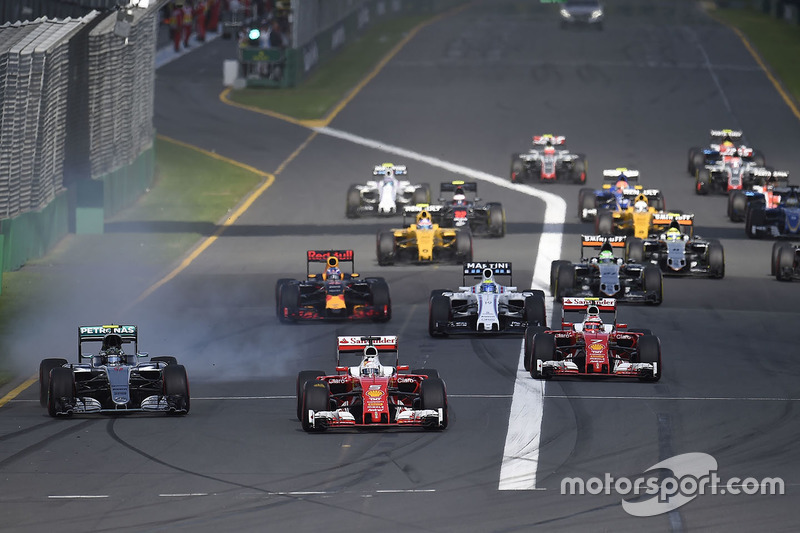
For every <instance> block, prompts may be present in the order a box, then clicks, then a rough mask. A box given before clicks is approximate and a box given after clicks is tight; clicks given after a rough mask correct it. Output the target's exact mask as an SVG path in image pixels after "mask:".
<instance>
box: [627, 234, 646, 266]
mask: <svg viewBox="0 0 800 533" xmlns="http://www.w3.org/2000/svg"><path fill="white" fill-rule="evenodd" d="M625 260H626V261H628V262H630V263H642V262H643V261H644V241H642V239H640V238H638V237H628V238H627V239H625Z"/></svg>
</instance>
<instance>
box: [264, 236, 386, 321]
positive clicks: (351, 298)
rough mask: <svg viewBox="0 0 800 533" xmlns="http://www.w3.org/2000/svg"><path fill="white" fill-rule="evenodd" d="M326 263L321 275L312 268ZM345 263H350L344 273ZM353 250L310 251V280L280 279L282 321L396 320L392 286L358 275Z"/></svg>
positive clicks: (278, 292) (277, 294)
mask: <svg viewBox="0 0 800 533" xmlns="http://www.w3.org/2000/svg"><path fill="white" fill-rule="evenodd" d="M316 263H324V264H325V265H326V267H325V270H324V271H323V272H322V273H320V274H312V273H311V265H312V264H316ZM341 263H350V267H351V268H350V272H349V273H348V272H342V271H341V269H340V268H339V265H340V264H341ZM354 268H355V261H354V253H353V250H308V252H307V257H306V279H304V280H302V281H301V280H296V279H291V278H282V279H279V280H278V282H277V283H276V284H275V304H276V311H277V315H278V319H279V320H280V321H281V322H295V321H302V320H374V321H377V322H386V321H387V320H389V319H390V318H392V300H391V298H390V297H389V285H388V284H387V283H386V280H384V279H383V278H361V276H360V275H359V274H357V273H355V272H353V269H354Z"/></svg>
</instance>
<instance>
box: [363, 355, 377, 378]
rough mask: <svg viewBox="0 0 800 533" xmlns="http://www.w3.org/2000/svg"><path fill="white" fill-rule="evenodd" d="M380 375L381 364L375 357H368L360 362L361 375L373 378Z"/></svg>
mask: <svg viewBox="0 0 800 533" xmlns="http://www.w3.org/2000/svg"><path fill="white" fill-rule="evenodd" d="M380 375H381V364H380V363H379V362H378V360H377V359H376V358H373V357H370V358H368V359H366V360H365V361H364V362H363V363H362V364H361V377H365V378H374V377H378V376H380Z"/></svg>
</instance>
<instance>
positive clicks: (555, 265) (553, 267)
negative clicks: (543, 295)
mask: <svg viewBox="0 0 800 533" xmlns="http://www.w3.org/2000/svg"><path fill="white" fill-rule="evenodd" d="M569 264H570V262H569V261H565V260H564V259H556V260H555V261H553V262H552V263H550V294H552V295H553V296H555V295H556V282H557V281H558V270H559V269H560V268H561V265H569Z"/></svg>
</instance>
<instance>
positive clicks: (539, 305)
mask: <svg viewBox="0 0 800 533" xmlns="http://www.w3.org/2000/svg"><path fill="white" fill-rule="evenodd" d="M523 320H525V321H526V322H527V323H528V326H547V310H546V309H545V305H544V297H542V296H541V295H540V294H534V295H533V296H528V297H526V298H525V312H524V316H523Z"/></svg>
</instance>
